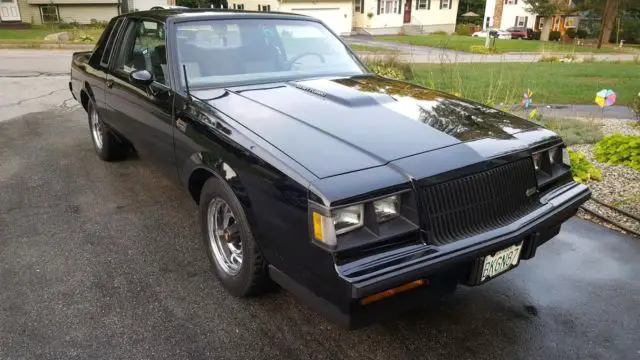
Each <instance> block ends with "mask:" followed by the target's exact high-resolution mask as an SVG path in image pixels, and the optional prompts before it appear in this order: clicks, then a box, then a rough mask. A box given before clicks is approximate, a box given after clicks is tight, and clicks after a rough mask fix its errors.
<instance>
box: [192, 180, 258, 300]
mask: <svg viewBox="0 0 640 360" xmlns="http://www.w3.org/2000/svg"><path fill="white" fill-rule="evenodd" d="M216 199H222V200H224V202H225V203H226V204H227V205H228V206H229V208H230V209H231V211H232V213H233V216H234V223H235V224H237V229H238V231H239V237H240V239H239V241H240V242H241V244H242V264H241V266H240V269H239V271H238V272H237V273H236V274H233V275H232V274H229V273H228V272H227V271H225V270H224V269H223V265H221V264H220V263H219V260H217V258H216V254H215V253H214V249H213V246H215V245H213V244H212V241H210V234H209V222H210V216H209V206H210V204H212V203H213V202H214V200H216ZM199 206H200V226H201V232H202V239H203V241H204V244H205V248H206V250H207V256H208V257H209V260H210V261H211V264H212V267H213V271H214V273H215V274H216V276H217V277H218V279H220V282H221V283H222V285H223V286H224V287H225V289H227V291H229V293H231V294H232V295H234V296H238V297H247V296H255V295H260V294H262V293H264V292H265V291H266V290H267V289H268V285H269V283H270V281H269V277H268V274H267V263H266V261H265V260H264V258H263V256H262V253H261V252H260V249H259V248H258V246H257V244H256V242H255V240H254V238H253V234H252V232H251V228H250V227H249V223H248V221H247V216H246V214H245V212H244V209H243V207H242V205H241V204H240V201H238V199H237V198H236V196H235V195H234V193H233V191H232V190H231V188H230V187H229V186H228V185H227V184H226V183H225V182H223V181H222V180H220V179H218V178H217V177H215V176H212V177H211V178H210V179H209V180H207V181H206V182H205V184H204V186H203V188H202V191H201V193H200V205H199Z"/></svg>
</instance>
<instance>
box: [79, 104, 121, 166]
mask: <svg viewBox="0 0 640 360" xmlns="http://www.w3.org/2000/svg"><path fill="white" fill-rule="evenodd" d="M87 114H88V118H89V130H90V132H91V140H92V141H93V148H94V149H95V151H96V154H98V157H99V158H100V159H101V160H104V161H116V160H122V159H124V158H125V157H126V156H127V153H128V151H129V147H128V146H127V144H125V143H123V142H121V141H120V140H119V139H118V138H117V137H116V136H115V135H114V134H113V132H112V131H111V130H110V129H109V128H107V126H106V125H105V124H104V122H103V121H102V119H100V115H99V114H98V111H97V110H96V106H95V104H94V103H93V101H91V100H89V103H88V104H87Z"/></svg>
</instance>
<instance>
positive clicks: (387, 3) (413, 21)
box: [229, 0, 459, 35]
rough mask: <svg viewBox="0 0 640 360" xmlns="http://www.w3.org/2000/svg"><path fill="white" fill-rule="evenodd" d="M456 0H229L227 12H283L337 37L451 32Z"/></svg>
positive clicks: (454, 19)
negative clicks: (315, 20)
mask: <svg viewBox="0 0 640 360" xmlns="http://www.w3.org/2000/svg"><path fill="white" fill-rule="evenodd" d="M458 2H459V0H355V1H352V0H346V1H345V0H342V1H341V0H280V1H278V0H229V8H230V9H238V10H258V11H283V12H291V13H297V14H303V15H309V16H313V17H316V18H318V19H320V20H322V21H323V22H324V23H325V24H327V26H329V27H330V28H331V29H332V30H333V31H335V32H336V33H338V34H342V35H344V34H350V33H352V32H353V31H356V32H362V33H369V34H375V35H381V34H398V33H400V32H401V30H402V29H403V28H404V29H405V30H407V31H408V30H411V31H412V32H433V31H446V32H453V31H454V30H455V27H456V14H457V12H458Z"/></svg>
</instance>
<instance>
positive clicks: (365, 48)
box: [349, 44, 397, 53]
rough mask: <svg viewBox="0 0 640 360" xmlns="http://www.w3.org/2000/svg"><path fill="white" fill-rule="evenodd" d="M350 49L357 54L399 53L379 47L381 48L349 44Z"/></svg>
mask: <svg viewBox="0 0 640 360" xmlns="http://www.w3.org/2000/svg"><path fill="white" fill-rule="evenodd" d="M349 47H350V48H351V49H352V50H353V51H357V52H370V53H396V52H397V51H396V50H394V49H389V48H384V47H379V46H369V45H360V44H349Z"/></svg>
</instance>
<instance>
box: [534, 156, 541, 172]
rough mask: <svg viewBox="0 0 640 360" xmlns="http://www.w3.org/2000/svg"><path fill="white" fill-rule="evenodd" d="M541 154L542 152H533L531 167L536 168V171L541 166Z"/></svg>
mask: <svg viewBox="0 0 640 360" xmlns="http://www.w3.org/2000/svg"><path fill="white" fill-rule="evenodd" d="M542 156H543V153H536V154H533V167H534V168H535V169H536V171H540V169H541V168H542Z"/></svg>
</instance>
